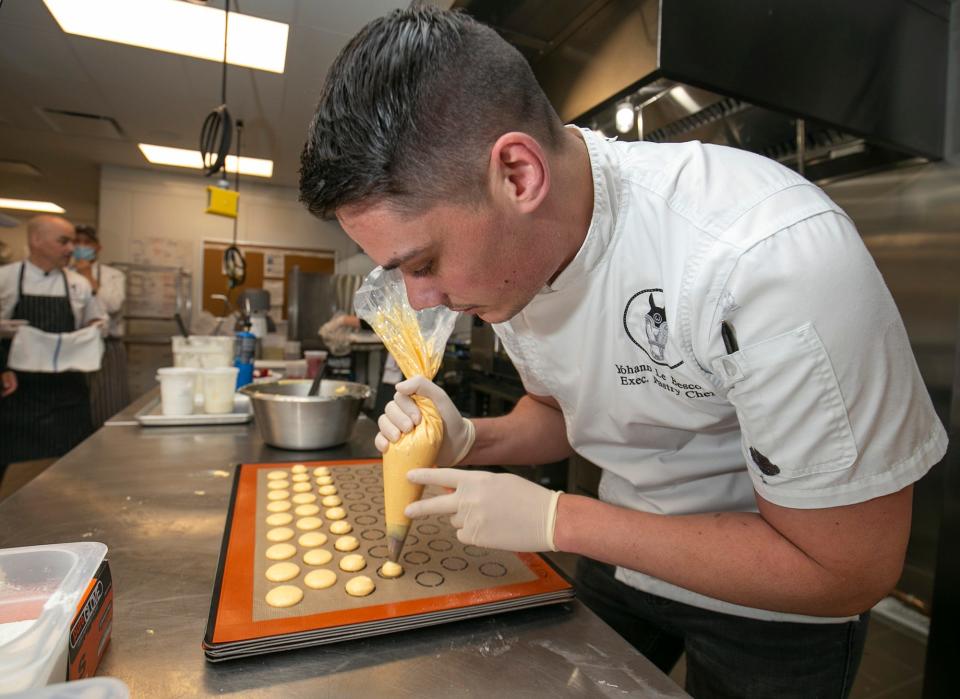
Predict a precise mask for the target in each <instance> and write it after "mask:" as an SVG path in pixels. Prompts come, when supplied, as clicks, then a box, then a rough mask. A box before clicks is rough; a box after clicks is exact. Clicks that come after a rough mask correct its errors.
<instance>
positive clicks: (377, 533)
mask: <svg viewBox="0 0 960 699" xmlns="http://www.w3.org/2000/svg"><path fill="white" fill-rule="evenodd" d="M386 535H387V533H386V532H385V531H383V530H382V529H364V530H363V531H362V532H360V538H361V539H363V540H364V541H380V539H382V538H383V537H385V536H386Z"/></svg>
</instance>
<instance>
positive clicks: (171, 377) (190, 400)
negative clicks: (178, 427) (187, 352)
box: [157, 367, 197, 415]
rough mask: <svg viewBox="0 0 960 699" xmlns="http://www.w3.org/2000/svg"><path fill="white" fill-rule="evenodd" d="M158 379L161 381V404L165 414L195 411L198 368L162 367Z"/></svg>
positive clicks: (158, 370)
mask: <svg viewBox="0 0 960 699" xmlns="http://www.w3.org/2000/svg"><path fill="white" fill-rule="evenodd" d="M157 381H159V382H160V405H161V408H162V411H163V414H164V415H190V414H192V413H193V406H194V395H195V393H196V384H197V370H196V369H190V368H186V367H161V368H160V369H157Z"/></svg>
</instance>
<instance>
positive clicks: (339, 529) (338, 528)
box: [330, 519, 353, 535]
mask: <svg viewBox="0 0 960 699" xmlns="http://www.w3.org/2000/svg"><path fill="white" fill-rule="evenodd" d="M352 531H353V525H352V524H350V522H348V521H347V520H345V519H340V520H337V521H336V522H330V533H331V534H337V535H340V534H349V533H350V532H352Z"/></svg>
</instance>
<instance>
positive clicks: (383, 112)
mask: <svg viewBox="0 0 960 699" xmlns="http://www.w3.org/2000/svg"><path fill="white" fill-rule="evenodd" d="M562 128H563V124H562V122H561V121H560V119H559V117H558V116H557V114H556V112H555V111H554V109H553V107H552V106H551V105H550V101H549V100H548V99H547V97H546V95H545V94H544V93H543V90H542V89H541V87H540V85H539V84H538V83H537V81H536V78H535V77H534V75H533V71H532V70H531V69H530V65H529V64H528V63H527V61H526V60H525V59H524V58H523V56H522V55H521V54H520V53H519V52H518V51H517V50H516V49H514V48H513V47H512V46H510V45H509V44H508V43H507V42H506V41H504V40H503V39H502V38H501V37H500V36H499V35H498V34H497V33H496V32H495V31H494V30H493V29H491V28H490V27H487V26H484V25H483V24H480V23H479V22H477V21H476V20H474V19H472V18H471V17H470V16H468V15H466V14H464V13H463V12H459V11H445V10H440V9H438V8H436V7H432V6H429V5H415V6H413V7H410V8H409V9H405V10H395V11H393V12H391V13H390V14H389V15H387V16H385V17H381V18H379V19H375V20H373V21H372V22H370V23H369V24H367V25H366V26H365V27H364V28H363V29H361V30H360V32H359V33H358V34H357V35H356V36H355V37H353V39H351V40H350V42H349V43H348V44H347V45H346V47H344V49H343V50H342V51H341V52H340V55H339V56H337V59H336V60H335V61H334V63H333V66H332V67H331V69H330V73H329V75H328V76H327V79H326V82H325V84H324V86H323V90H322V92H321V93H320V100H319V104H318V106H317V110H316V113H315V114H314V117H313V121H312V122H311V124H310V128H309V132H308V136H307V142H306V144H305V145H304V148H303V153H302V154H301V156H300V201H302V202H304V203H305V204H306V205H307V208H308V209H309V210H310V212H311V213H313V214H314V215H316V216H320V217H322V218H332V217H333V216H334V215H335V214H336V210H337V209H338V208H340V207H342V206H345V205H350V204H358V203H370V204H373V203H377V202H380V201H388V202H389V203H390V204H391V205H392V206H395V207H397V208H398V209H400V210H405V211H415V210H417V209H421V208H424V207H428V206H429V205H430V204H431V203H433V202H436V201H439V200H441V199H446V200H454V201H459V202H464V201H473V202H476V201H479V200H481V199H482V197H483V192H484V191H485V189H484V182H485V175H486V169H487V158H488V157H489V150H490V147H491V146H493V144H494V143H495V142H496V140H497V139H498V138H499V137H500V136H501V135H503V134H504V133H507V132H509V131H523V132H525V133H528V134H530V135H531V136H533V137H534V138H536V139H537V140H538V141H539V142H540V143H541V144H542V145H543V146H544V147H545V148H547V149H550V148H553V147H555V146H556V145H557V144H558V143H559V141H560V134H561V133H562Z"/></svg>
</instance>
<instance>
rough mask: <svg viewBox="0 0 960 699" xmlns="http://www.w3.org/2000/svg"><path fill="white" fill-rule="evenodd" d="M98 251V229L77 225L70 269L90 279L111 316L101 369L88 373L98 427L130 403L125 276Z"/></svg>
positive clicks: (105, 309) (95, 420)
mask: <svg viewBox="0 0 960 699" xmlns="http://www.w3.org/2000/svg"><path fill="white" fill-rule="evenodd" d="M100 251H101V245H100V238H99V236H98V235H97V229H96V228H94V227H93V226H88V225H77V242H76V245H75V247H74V249H73V265H72V269H73V270H74V271H75V272H77V273H78V274H80V275H82V276H83V277H84V278H85V279H86V280H87V281H88V282H90V286H91V287H92V288H93V293H94V295H95V296H96V297H97V299H98V300H99V301H100V305H101V306H102V307H103V310H104V311H106V313H107V315H109V316H110V324H109V330H108V332H107V337H106V339H105V346H104V352H103V365H102V366H101V368H100V371H97V372H94V373H93V374H91V375H90V401H91V409H92V411H93V427H94V429H97V428H99V427H100V426H101V425H102V424H103V423H104V422H106V420H107V419H108V418H110V417H111V416H112V415H114V414H116V413H118V412H119V411H120V410H122V409H123V408H124V407H126V405H127V403H129V402H130V389H129V385H128V381H127V351H126V348H125V347H124V344H123V330H124V324H123V304H124V301H125V300H126V297H127V276H126V275H125V274H124V273H123V272H121V271H120V270H119V269H117V268H116V267H111V266H110V265H105V264H103V262H101V261H100Z"/></svg>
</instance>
